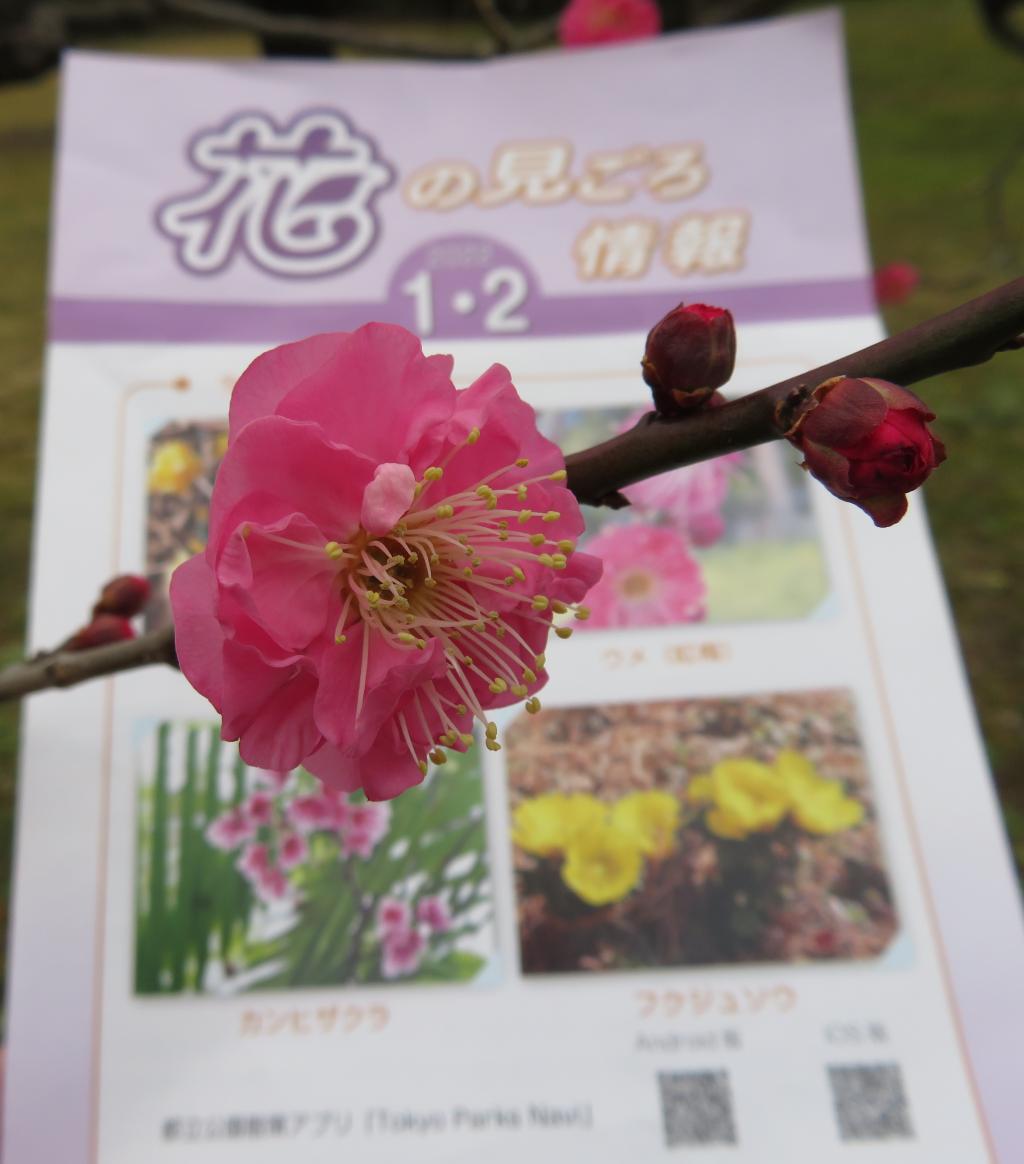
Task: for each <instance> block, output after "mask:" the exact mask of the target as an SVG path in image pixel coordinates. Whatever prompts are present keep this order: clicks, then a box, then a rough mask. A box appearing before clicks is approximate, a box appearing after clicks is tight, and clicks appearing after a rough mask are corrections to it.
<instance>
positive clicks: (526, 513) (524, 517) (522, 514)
mask: <svg viewBox="0 0 1024 1164" xmlns="http://www.w3.org/2000/svg"><path fill="white" fill-rule="evenodd" d="M531 517H533V510H532V509H520V511H519V514H518V517H517V520H518V522H519V524H520V525H522V524H523V523H524V522H527V521H529V520H530V518H531Z"/></svg>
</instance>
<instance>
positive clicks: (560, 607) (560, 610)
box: [551, 598, 569, 614]
mask: <svg viewBox="0 0 1024 1164" xmlns="http://www.w3.org/2000/svg"><path fill="white" fill-rule="evenodd" d="M551 609H552V610H553V611H554V612H555V614H568V613H569V608H568V606H566V605H565V603H564V602H559V601H558V599H557V598H556V599H555V601H554V602H552V603H551Z"/></svg>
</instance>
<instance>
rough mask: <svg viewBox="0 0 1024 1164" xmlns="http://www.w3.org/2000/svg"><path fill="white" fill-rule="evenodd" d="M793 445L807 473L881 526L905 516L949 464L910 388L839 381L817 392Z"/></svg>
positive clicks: (924, 407) (878, 382) (883, 382)
mask: <svg viewBox="0 0 1024 1164" xmlns="http://www.w3.org/2000/svg"><path fill="white" fill-rule="evenodd" d="M814 396H815V399H816V401H817V403H816V404H815V406H814V407H813V408H812V409H811V410H810V411H809V412H806V413H804V415H803V416H802V417H801V418H800V420H799V421H798V423H797V424H796V426H795V428H794V429H793V431H792V432H791V433H789V434H788V435H789V440H790V441H791V442H792V443H793V444H794V445H795V446H796V447H797V448H798V449H799V450H800V451H801V452H802V453H803V455H804V462H803V467H804V468H805V469H807V470H808V471H809V472H810V474H811V476H812V477H815V478H816V479H817V480H818V481H820V482H821V483H822V485H824V486H825V488H826V489H827V490H828V491H829V492H830V493H833V494H835V496H836V497H839V498H841V499H842V500H843V501H852V502H853V504H854V505H857V506H859V507H860V508H861V509H863V510H864V512H865V513H866V514H868V516H869V517H870V518H871V520H872V521H873V522H874V523H875V525H878V526H888V525H895V523H896V522H898V521H899V520H900V518H901V517H902V516H903V515H904V514H905V513H906V512H907V498H906V494H907V493H910V492H911V491H912V490H914V489H917V488H918V486H919V485H922V484H923V483H924V481H925V479H926V478H927V477H928V475H929V474H930V473H931V471H932V470H933V469H934V468H935V467H936V465H939V464H941V463H942V462H943V461H944V460H945V459H946V450H945V448H944V447H943V445H942V442H941V441H939V440H936V438H935V437H933V436H932V434H931V433H930V432H929V431H928V426H927V422H928V421H930V420H934V419H935V414H934V413H933V412H931V411H930V410H929V408H928V406H927V405H926V404H925V403H924V401H923V400H921V399H920V398H919V397H917V396H915V395H914V393H913V392H911V391H910V390H909V389H907V388H901V387H900V386H899V385H898V384H890V383H889V382H888V381H887V380H874V379H867V378H863V379H859V380H852V379H847V378H845V377H843V376H836V377H835V378H834V379H832V380H826V381H825V383H824V384H821V385H819V387H818V388H816V389H815V392H814Z"/></svg>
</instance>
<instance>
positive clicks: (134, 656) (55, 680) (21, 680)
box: [0, 626, 178, 703]
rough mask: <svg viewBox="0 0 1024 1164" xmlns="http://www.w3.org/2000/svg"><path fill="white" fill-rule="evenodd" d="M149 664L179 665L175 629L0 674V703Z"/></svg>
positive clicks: (41, 659) (43, 658)
mask: <svg viewBox="0 0 1024 1164" xmlns="http://www.w3.org/2000/svg"><path fill="white" fill-rule="evenodd" d="M150 663H169V664H170V665H171V666H172V667H176V666H177V664H178V659H177V656H176V655H175V653H174V627H170V626H168V627H164V628H163V629H161V630H155V631H150V632H149V634H145V635H139V637H138V638H137V639H127V640H125V641H124V642H120V643H110V644H108V645H107V646H104V647H92V648H90V649H89V650H86V651H51V652H50V653H48V654H41V655H37V656H36V657H35V658H33V659H26V660H25V661H24V662H22V663H15V664H13V665H12V666H10V667H5V668H4V669H3V670H2V671H0V703H4V702H6V701H7V700H9V699H20V698H21V696H23V695H31V694H32V692H33V691H43V690H45V689H46V688H48V687H73V686H74V685H75V684H76V683H84V682H85V680H86V679H98V678H99V677H100V676H102V675H113V674H115V673H116V672H118V671H131V670H133V669H134V668H136V667H148V666H149V664H150Z"/></svg>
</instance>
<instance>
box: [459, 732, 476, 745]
mask: <svg viewBox="0 0 1024 1164" xmlns="http://www.w3.org/2000/svg"><path fill="white" fill-rule="evenodd" d="M459 741H460V743H461V744H462V745H463V747H466V748H468V747H469V745H470V744H471V743H472V742H473V737H472V735H470V733H469V732H463V733H462V735H460V736H459Z"/></svg>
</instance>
